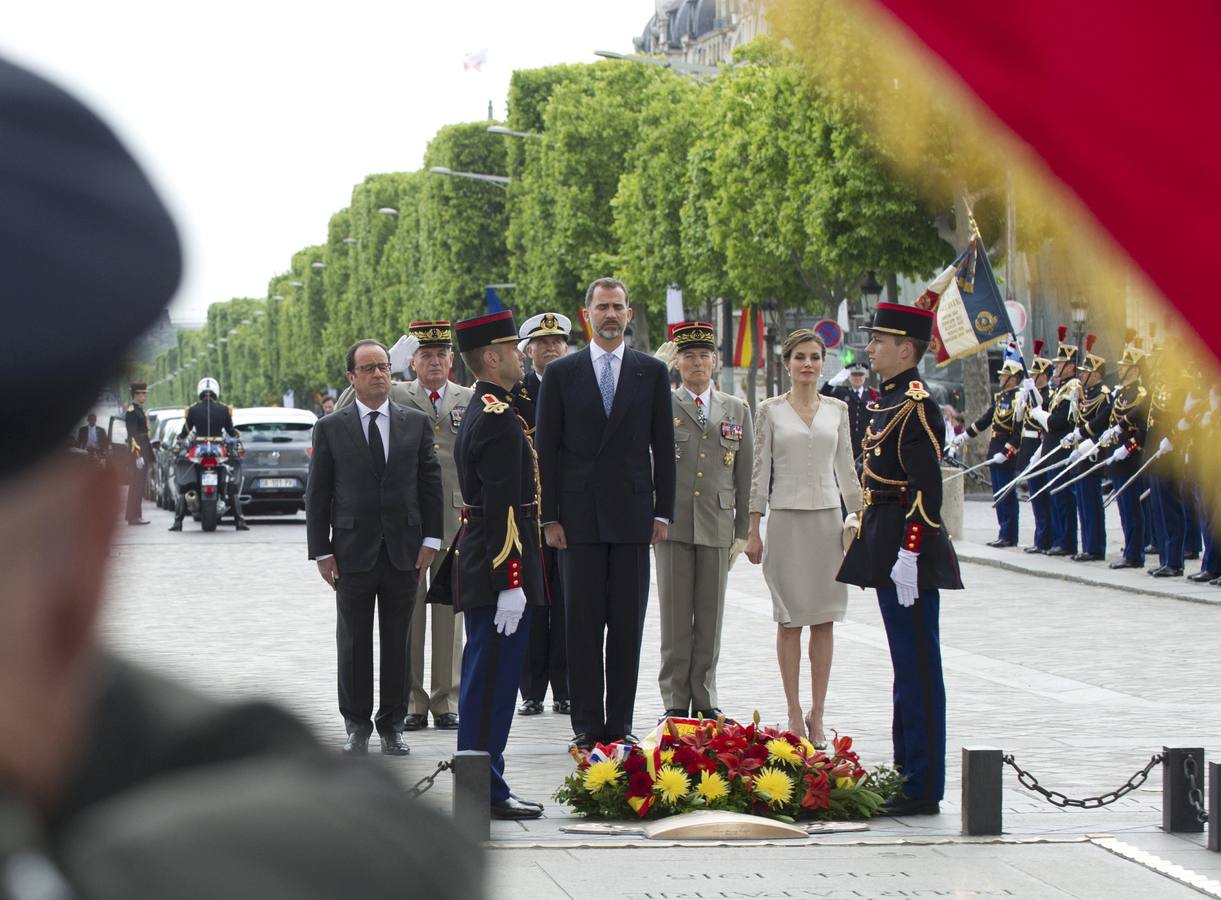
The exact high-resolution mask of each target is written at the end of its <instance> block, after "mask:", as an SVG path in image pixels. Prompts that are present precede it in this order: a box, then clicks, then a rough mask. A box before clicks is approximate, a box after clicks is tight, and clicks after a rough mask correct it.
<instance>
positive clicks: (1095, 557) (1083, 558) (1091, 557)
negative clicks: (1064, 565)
mask: <svg viewBox="0 0 1221 900" xmlns="http://www.w3.org/2000/svg"><path fill="white" fill-rule="evenodd" d="M1103 559H1106V557H1104V556H1102V555H1101V554H1099V553H1078V554H1076V555H1075V556H1073V557H1072V560H1073V562H1100V561H1101V560H1103Z"/></svg>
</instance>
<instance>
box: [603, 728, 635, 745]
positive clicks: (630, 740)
mask: <svg viewBox="0 0 1221 900" xmlns="http://www.w3.org/2000/svg"><path fill="white" fill-rule="evenodd" d="M617 740H618V741H619V743H621V744H639V743H640V738H638V737H636V735H634V734H632V733H631V732H630V731H629V732H628V733H627V734H625V735H624V736H623V737H621V738H617ZM607 743H608V744H613V743H615V742H614V741H607Z"/></svg>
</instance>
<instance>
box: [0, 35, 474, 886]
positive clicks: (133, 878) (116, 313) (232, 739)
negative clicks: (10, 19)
mask: <svg viewBox="0 0 1221 900" xmlns="http://www.w3.org/2000/svg"><path fill="white" fill-rule="evenodd" d="M0 134H3V135H4V140H3V141H0V196H3V197H5V198H6V200H5V202H4V203H3V204H0V231H2V232H3V233H5V234H8V235H16V236H18V239H16V240H10V241H6V242H2V243H0V267H2V268H3V270H4V273H5V277H6V279H8V281H9V282H10V283H11V284H12V285H13V287H14V291H15V292H16V295H19V296H20V297H21V302H20V303H13V304H9V305H8V306H7V307H6V314H7V316H8V321H7V322H6V326H7V327H6V328H5V329H4V332H3V333H2V334H0V390H3V391H4V393H5V394H6V396H8V397H9V398H10V401H11V404H12V405H15V409H11V410H10V412H11V413H12V416H11V422H10V425H11V427H6V428H4V429H0V556H2V559H3V566H4V572H5V583H6V585H7V586H8V587H7V589H6V590H5V591H2V592H0V734H3V735H4V740H3V742H0V895H2V896H4V897H5V900H33V898H49V897H55V898H65V900H68V898H79V900H145V898H148V900H162V898H168V897H173V898H176V900H216V898H221V897H223V898H227V900H245V898H250V900H255V898H257V900H290V898H291V900H310V898H319V900H321V898H333V897H359V896H398V895H399V894H401V893H402V884H403V877H404V876H403V873H404V872H410V873H411V880H412V889H413V890H414V891H416V892H418V893H419V894H420V895H421V896H429V897H433V896H436V897H442V896H445V897H478V896H481V895H482V886H481V884H480V870H481V861H480V858H479V852H478V849H477V848H476V847H474V846H472V845H471V844H469V843H468V842H466V841H464V840H463V839H462V837H461V836H460V835H458V834H457V833H456V832H455V831H454V828H453V826H452V825H451V824H450V823H449V822H448V821H446V820H445V819H443V818H441V817H439V816H436V815H433V814H431V813H429V811H428V810H426V809H424V808H422V807H421V806H420V804H418V803H412V802H410V801H408V800H407V799H406V797H405V795H404V793H403V791H402V789H401V786H400V785H399V783H398V782H397V780H396V779H395V778H394V776H393V775H392V774H391V773H389V772H387V771H383V770H381V769H379V768H375V767H373V766H369V765H362V764H359V763H353V762H352V761H350V760H344V759H342V758H340V757H339V756H338V755H337V754H334V753H331V752H327V751H325V750H323V749H322V748H321V747H320V746H319V745H318V743H317V742H316V741H315V740H314V739H313V737H312V736H311V735H310V734H309V732H308V731H307V730H306V729H305V727H304V726H302V725H301V724H300V723H299V722H297V721H296V720H295V719H293V718H292V717H291V716H289V715H288V714H287V713H285V712H283V711H281V710H279V709H277V708H276V707H274V706H272V705H270V704H267V703H261V702H245V703H240V704H231V703H220V702H218V701H215V700H210V699H207V698H205V697H203V696H201V695H199V694H197V693H195V692H193V691H191V690H188V689H186V688H183V687H179V686H177V685H175V684H173V683H172V682H170V681H168V680H166V679H164V678H161V677H159V676H154V675H151V674H148V673H145V672H142V671H141V670H139V669H138V668H136V667H134V666H131V665H128V664H126V663H122V662H119V661H118V660H116V659H114V658H112V657H110V656H109V655H108V654H107V653H105V652H104V651H102V650H100V649H99V641H98V634H97V623H98V621H99V617H100V615H101V613H102V605H103V595H104V588H105V583H106V578H105V571H106V563H107V560H108V558H109V557H110V555H111V553H112V544H113V540H114V537H115V534H114V531H115V526H116V524H117V521H118V512H119V505H120V498H119V492H118V490H117V489H116V485H115V484H114V482H113V481H112V480H111V476H110V474H109V473H108V472H107V471H106V470H104V469H101V468H99V467H98V466H96V465H92V464H91V463H89V462H88V460H87V459H85V458H84V457H82V456H81V455H79V454H68V453H65V452H63V451H62V450H61V449H59V448H61V447H62V446H63V444H64V440H63V437H64V435H66V434H67V433H68V431H69V429H70V428H72V427H73V425H74V424H75V423H76V421H77V419H78V417H80V416H81V415H82V414H83V413H84V412H85V411H86V410H88V409H89V408H90V407H91V406H92V405H93V403H94V401H95V399H96V396H97V394H98V392H99V391H101V390H102V388H103V386H104V385H106V384H107V383H108V382H109V380H110V379H111V378H112V377H113V374H114V372H115V371H116V370H117V369H118V367H119V366H120V365H121V363H122V360H123V358H124V357H125V356H126V355H127V353H128V352H129V350H130V348H131V347H132V345H133V344H134V342H135V341H136V340H137V338H138V337H139V335H141V334H142V333H144V332H145V331H146V330H147V329H149V328H150V327H151V326H152V325H153V323H154V322H155V321H156V319H157V317H158V316H159V315H161V313H162V311H163V310H164V309H165V306H166V304H167V303H168V302H169V300H170V298H171V297H172V296H173V294H174V291H175V289H176V288H177V285H178V281H179V278H180V274H181V255H180V248H179V242H178V236H177V231H176V229H175V227H174V223H173V222H172V221H171V219H170V217H169V214H168V213H167V212H166V210H165V208H164V206H163V205H162V203H161V201H160V200H159V198H158V197H157V195H156V193H155V192H154V190H153V188H152V186H151V185H150V184H149V182H148V180H147V178H146V177H145V175H144V173H143V172H142V171H141V170H140V168H139V166H138V165H137V164H136V162H135V161H134V160H133V159H132V158H131V156H130V155H129V154H128V152H127V151H126V149H125V148H124V147H123V145H122V144H121V143H120V142H119V140H118V139H117V138H116V137H115V136H114V134H113V133H112V132H111V131H110V129H109V128H108V127H107V126H106V125H105V124H104V123H103V122H102V121H101V120H100V119H98V118H97V116H95V115H94V114H93V113H92V112H90V111H89V110H88V109H86V108H85V107H84V106H83V105H81V104H80V103H79V102H78V101H77V100H76V99H74V98H73V97H71V96H70V95H68V94H66V93H64V92H63V91H61V90H60V89H59V88H57V87H55V86H54V85H52V84H49V83H48V82H46V81H45V80H43V79H41V78H39V77H37V76H35V75H33V74H31V73H29V72H26V71H24V70H23V69H20V68H18V67H16V66H13V65H11V64H9V63H7V62H5V61H4V60H2V59H0ZM65 173H71V174H72V177H70V178H69V177H65ZM49 359H66V360H71V363H72V364H71V365H70V366H58V367H57V366H48V365H47V364H46V363H47V361H48V360H49ZM49 397H50V398H54V402H48V398H49ZM134 411H135V410H133V412H134ZM141 412H142V411H141ZM47 535H54V541H48V539H47ZM65 562H67V563H70V564H65ZM253 650H254V648H252V652H253Z"/></svg>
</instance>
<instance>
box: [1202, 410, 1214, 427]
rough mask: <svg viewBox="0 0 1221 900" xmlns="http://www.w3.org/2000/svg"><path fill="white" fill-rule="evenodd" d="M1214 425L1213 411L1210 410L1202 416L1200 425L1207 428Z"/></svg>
mask: <svg viewBox="0 0 1221 900" xmlns="http://www.w3.org/2000/svg"><path fill="white" fill-rule="evenodd" d="M1212 423H1213V411H1212V410H1211V409H1210V410H1209V411H1208V412H1206V413H1204V415H1202V416H1200V424H1201V425H1203V426H1204V427H1205V428H1207V427H1208V426H1209V425H1211V424H1212Z"/></svg>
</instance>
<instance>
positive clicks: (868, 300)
mask: <svg viewBox="0 0 1221 900" xmlns="http://www.w3.org/2000/svg"><path fill="white" fill-rule="evenodd" d="M881 299H882V285H880V284H878V279H877V276H876V275H875V274H874V272H873V270H872V269H870V270H869V272H868V274H866V275H865V280H864V281H862V282H861V304H862V310H861V311H862V312H863V313H864V314H865V315H866V316H872V315H873V313H874V312H875V311H876V310H877V308H878V301H879V300H881Z"/></svg>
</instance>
